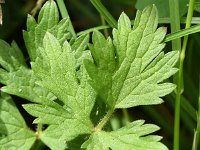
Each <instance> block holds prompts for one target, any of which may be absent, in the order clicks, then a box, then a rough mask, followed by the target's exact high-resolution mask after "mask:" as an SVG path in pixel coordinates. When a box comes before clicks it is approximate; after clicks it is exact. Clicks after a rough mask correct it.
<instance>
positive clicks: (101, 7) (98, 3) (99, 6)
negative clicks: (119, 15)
mask: <svg viewBox="0 0 200 150" xmlns="http://www.w3.org/2000/svg"><path fill="white" fill-rule="evenodd" d="M90 1H91V3H92V5H93V6H94V7H95V8H96V9H97V11H98V12H99V13H100V14H101V15H102V16H103V17H104V18H105V20H106V21H107V22H108V24H109V25H110V26H111V27H112V28H117V21H116V20H115V18H113V16H112V15H111V14H110V13H109V11H108V10H107V9H106V8H105V7H104V5H103V4H102V3H101V1H100V0H90Z"/></svg>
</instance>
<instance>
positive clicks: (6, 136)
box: [0, 93, 36, 150]
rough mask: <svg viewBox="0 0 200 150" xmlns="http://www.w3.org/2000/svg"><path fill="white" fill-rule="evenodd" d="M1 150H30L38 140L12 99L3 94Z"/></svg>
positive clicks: (0, 130)
mask: <svg viewBox="0 0 200 150" xmlns="http://www.w3.org/2000/svg"><path fill="white" fill-rule="evenodd" d="M0 135H2V137H1V138H0V149H1V150H8V149H16V150H29V149H30V148H31V146H32V145H33V143H34V142H35V140H36V134H35V133H34V132H33V131H31V130H30V129H29V128H28V127H27V125H26V123H25V121H24V119H23V117H22V116H21V114H20V113H19V111H18V109H17V107H16V106H15V104H14V102H13V101H12V99H11V97H10V96H8V95H7V94H5V93H1V97H0Z"/></svg>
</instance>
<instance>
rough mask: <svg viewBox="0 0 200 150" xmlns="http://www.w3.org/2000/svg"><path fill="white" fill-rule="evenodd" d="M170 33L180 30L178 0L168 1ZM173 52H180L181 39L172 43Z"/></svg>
mask: <svg viewBox="0 0 200 150" xmlns="http://www.w3.org/2000/svg"><path fill="white" fill-rule="evenodd" d="M169 8H170V20H171V23H170V26H171V33H174V32H177V31H179V30H180V15H179V0H169ZM172 49H173V50H179V51H180V50H181V39H180V38H179V39H176V40H173V41H172Z"/></svg>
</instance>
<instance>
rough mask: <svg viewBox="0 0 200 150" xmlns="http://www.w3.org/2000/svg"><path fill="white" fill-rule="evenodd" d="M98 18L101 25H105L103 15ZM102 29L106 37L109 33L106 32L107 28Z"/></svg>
mask: <svg viewBox="0 0 200 150" xmlns="http://www.w3.org/2000/svg"><path fill="white" fill-rule="evenodd" d="M100 18H101V24H102V25H103V26H106V21H105V19H104V17H103V16H102V15H100ZM103 31H104V35H105V37H108V36H109V34H108V30H107V28H105V29H103Z"/></svg>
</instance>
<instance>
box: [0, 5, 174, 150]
mask: <svg viewBox="0 0 200 150" xmlns="http://www.w3.org/2000/svg"><path fill="white" fill-rule="evenodd" d="M58 16H59V14H58V10H57V7H56V4H55V2H53V1H48V2H46V4H45V5H44V6H43V8H42V10H41V11H40V14H39V17H38V21H37V22H36V21H35V19H34V18H33V17H31V16H28V19H27V31H24V41H25V44H26V47H27V50H28V53H29V56H30V61H31V68H29V67H28V66H27V65H26V62H25V59H24V58H23V55H22V53H21V51H20V49H19V47H18V46H17V44H16V43H15V42H13V43H12V44H11V45H9V44H7V43H6V42H4V41H0V65H1V67H2V68H1V69H0V82H1V83H2V84H4V85H5V86H4V87H2V88H1V91H3V92H5V93H8V94H11V95H16V96H19V97H22V98H25V99H27V100H29V101H31V102H32V103H28V104H25V105H23V108H24V109H25V110H26V111H27V112H28V113H29V114H31V115H32V116H34V117H35V118H36V119H35V120H34V122H33V123H34V124H40V125H41V124H43V125H47V128H46V129H45V130H43V131H40V132H35V133H34V131H31V130H30V129H29V128H28V127H27V125H26V123H25V121H24V120H23V117H22V116H21V115H20V113H19V111H18V110H17V108H16V106H15V105H14V103H13V101H12V100H11V97H10V96H8V95H7V94H5V93H3V92H2V96H1V98H0V127H1V128H0V134H1V138H0V148H1V149H3V150H6V149H9V148H14V149H20V150H27V149H30V147H31V146H32V145H33V143H34V142H35V140H36V139H37V140H41V141H42V142H43V143H45V144H46V145H47V146H48V147H49V148H50V149H53V150H58V149H59V150H62V149H66V148H68V149H80V148H83V149H88V150H108V149H112V150H121V149H123V150H129V149H135V150H143V149H149V150H150V149H152V150H156V149H157V150H161V149H162V150H164V149H167V147H166V146H165V145H163V144H162V143H161V142H160V140H161V137H160V136H156V135H150V134H151V133H153V132H155V131H157V130H159V127H158V126H156V125H153V124H144V121H143V120H137V121H134V122H132V123H129V124H127V125H126V126H124V127H122V128H120V129H117V130H115V131H111V130H109V129H107V128H105V126H106V124H107V123H108V122H109V119H110V117H111V116H112V114H113V113H114V112H115V110H116V109H121V108H130V107H135V106H140V105H152V104H160V103H162V102H163V100H162V99H161V97H163V96H165V95H167V94H169V93H170V92H172V91H173V90H174V88H175V85H174V84H172V83H167V82H166V81H165V80H166V79H168V78H169V77H170V76H172V75H173V74H174V73H176V71H177V69H176V68H174V66H175V64H176V61H177V60H178V52H175V51H172V52H169V53H166V54H165V53H164V52H162V49H163V48H164V46H165V44H164V43H163V42H162V41H163V39H164V38H165V34H166V28H163V27H160V28H158V29H157V25H158V13H157V9H156V7H155V6H153V5H152V6H148V7H146V8H145V9H144V10H143V11H138V12H137V16H136V19H135V22H134V25H133V26H132V25H131V22H130V19H129V18H128V16H127V15H126V14H125V13H122V14H121V16H120V17H119V20H118V27H117V29H113V32H112V38H111V37H108V38H107V39H106V38H105V37H104V36H103V35H102V34H101V33H100V32H99V31H95V32H94V33H93V35H92V42H91V43H90V44H89V36H88V35H81V36H79V37H77V38H76V39H74V38H72V36H71V33H70V32H69V31H68V22H69V20H68V18H66V19H63V20H61V21H60V22H59V18H58ZM88 45H89V46H88ZM88 48H89V50H88ZM99 101H101V102H103V103H104V105H105V107H106V108H105V109H101V108H100V106H99V108H98V106H96V104H97V103H98V102H99ZM99 111H100V113H99ZM98 114H100V116H98ZM6 118H10V119H9V120H7V119H6ZM97 118H101V119H99V120H98V121H97V122H96V121H94V120H95V119H96V120H97ZM19 141H20V142H19ZM22 143H23V144H22Z"/></svg>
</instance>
